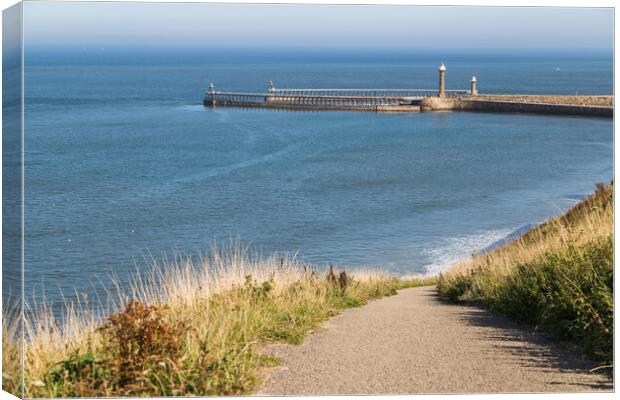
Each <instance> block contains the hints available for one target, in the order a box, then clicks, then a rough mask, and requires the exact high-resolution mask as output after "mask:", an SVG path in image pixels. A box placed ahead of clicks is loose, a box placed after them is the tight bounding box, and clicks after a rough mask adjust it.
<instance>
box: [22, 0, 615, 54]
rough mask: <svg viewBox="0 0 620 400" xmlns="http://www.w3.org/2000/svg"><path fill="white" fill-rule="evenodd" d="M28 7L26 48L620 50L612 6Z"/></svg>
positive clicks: (86, 4) (70, 4) (51, 3)
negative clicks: (616, 46) (616, 48)
mask: <svg viewBox="0 0 620 400" xmlns="http://www.w3.org/2000/svg"><path fill="white" fill-rule="evenodd" d="M24 4H25V5H24V38H25V44H26V47H27V48H28V47H29V46H33V47H46V48H53V47H57V46H60V47H76V48H80V47H82V48H86V47H96V46H100V47H139V48H145V49H146V48H158V47H199V48H201V47H204V48H210V47H226V48H253V47H254V48H255V47H267V48H278V47H282V48H291V47H294V48H335V49H338V48H384V49H392V48H393V49H400V48H403V49H439V50H440V49H480V50H484V49H502V50H508V51H509V50H513V49H514V50H547V49H552V50H557V51H564V50H588V51H611V49H612V48H613V10H612V9H611V8H598V9H594V8H558V7H555V8H551V7H438V6H432V7H431V6H428V7H425V6H385V5H380V6H351V5H346V6H337V5H299V4H289V5H281V4H280V5H275V4H272V5H266V4H208V3H110V2H107V3H106V2H102V3H92V2H84V3H76V2H54V1H44V2H39V1H29V2H25V3H24Z"/></svg>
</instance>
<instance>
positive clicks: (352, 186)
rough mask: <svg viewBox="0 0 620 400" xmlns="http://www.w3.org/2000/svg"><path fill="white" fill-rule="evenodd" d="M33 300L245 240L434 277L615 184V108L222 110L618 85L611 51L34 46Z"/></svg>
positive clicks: (28, 279)
mask: <svg viewBox="0 0 620 400" xmlns="http://www.w3.org/2000/svg"><path fill="white" fill-rule="evenodd" d="M24 63H25V72H24V79H25V80H24V82H25V100H24V102H25V109H24V110H25V114H24V121H25V123H24V146H25V159H24V167H25V173H24V194H25V203H24V221H25V225H24V231H25V237H24V243H25V248H24V264H25V270H24V275H25V297H26V299H27V300H28V299H31V300H33V301H35V302H46V303H49V304H52V305H57V304H60V303H62V302H63V301H64V300H65V299H66V298H67V297H69V298H70V297H71V296H74V295H75V294H76V293H85V294H87V295H96V294H97V293H96V292H97V290H98V289H97V288H98V287H100V286H101V285H104V286H105V285H107V284H108V283H106V282H109V281H108V279H109V276H114V277H116V279H117V280H119V282H121V284H125V283H126V282H127V281H128V280H129V278H130V276H131V274H133V273H135V272H136V271H141V270H143V269H144V268H147V267H148V265H149V264H150V262H151V261H153V260H155V261H157V260H163V259H165V258H170V257H174V256H177V255H184V256H195V255H198V254H203V255H204V254H208V253H209V251H210V249H211V246H212V245H213V244H217V245H223V244H226V243H230V242H231V241H234V242H239V243H241V244H242V245H243V246H244V247H247V248H248V249H249V251H251V252H254V253H255V254H263V255H269V254H272V253H276V252H277V253H286V254H290V255H295V256H296V257H298V258H300V259H302V260H304V261H305V262H309V263H313V264H315V265H316V266H317V267H318V268H325V267H326V266H328V265H334V266H344V267H347V268H356V267H380V268H383V269H386V270H388V271H389V272H391V273H393V274H395V275H416V274H421V275H424V274H437V273H439V272H441V271H445V270H446V269H447V268H448V267H449V266H450V265H451V264H453V263H455V262H457V261H459V260H462V259H464V258H467V257H469V256H471V255H472V254H474V253H476V252H479V251H483V250H485V249H489V248H492V247H493V246H494V245H496V244H497V243H502V241H505V240H506V238H510V237H514V236H515V235H516V234H518V233H519V232H522V231H524V230H526V229H527V228H529V227H531V226H533V225H535V224H537V223H540V222H542V221H544V220H545V219H547V218H549V217H552V216H555V215H558V214H560V213H562V212H563V211H565V210H567V209H568V208H569V207H570V206H571V205H573V204H574V203H575V202H577V201H579V200H580V199H582V198H583V197H584V196H586V195H587V194H588V193H590V192H592V191H593V190H594V188H595V184H596V183H597V182H606V183H608V182H610V181H611V180H612V178H613V123H612V119H604V118H594V117H573V116H555V115H527V114H495V113H470V112H446V113H413V114H397V113H367V112H350V111H284V110H267V109H243V108H219V107H215V108H207V107H204V106H203V105H202V98H203V95H204V92H205V90H206V89H207V87H208V85H209V83H211V82H213V83H214V84H215V87H216V88H217V89H218V90H224V91H251V92H258V91H265V90H266V87H267V82H268V81H269V80H272V81H273V82H274V85H275V86H276V87H282V88H317V87H319V88H358V87H361V88H435V87H436V86H437V67H438V66H439V65H440V63H445V64H446V67H447V72H446V86H447V88H448V89H468V88H469V80H470V78H471V77H472V76H473V75H475V76H476V78H477V80H478V90H479V91H480V92H481V93H509V94H540V93H543V94H566V95H574V94H579V95H586V94H612V92H613V76H612V74H613V63H612V58H611V55H605V54H602V55H597V54H582V53H574V54H545V53H531V54H530V53H527V52H525V53H520V54H510V53H505V54H504V53H502V54H499V53H480V54H469V53H459V52H448V53H442V54H430V53H416V52H415V51H402V52H398V51H392V52H380V51H377V52H360V53H356V52H354V51H349V52H347V51H343V52H335V51H325V52H322V51H320V50H316V51H313V52H304V51H295V50H289V51H278V50H272V51H245V52H242V51H237V52H233V51H227V50H226V49H215V50H204V49H203V50H195V51H189V50H174V51H169V52H156V51H152V52H148V51H143V52H139V51H138V52H136V51H121V50H118V51H114V50H110V49H101V50H100V51H98V52H92V51H91V52H86V53H84V52H81V51H79V50H75V51H71V50H66V51H60V52H56V51H47V52H46V51H36V50H32V51H31V52H27V53H26V56H25V61H24Z"/></svg>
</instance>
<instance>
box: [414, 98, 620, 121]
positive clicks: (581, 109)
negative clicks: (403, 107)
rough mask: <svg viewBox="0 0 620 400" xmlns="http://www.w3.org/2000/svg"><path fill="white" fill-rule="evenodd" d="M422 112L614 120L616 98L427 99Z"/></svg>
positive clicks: (422, 104) (423, 102)
mask: <svg viewBox="0 0 620 400" xmlns="http://www.w3.org/2000/svg"><path fill="white" fill-rule="evenodd" d="M421 110H422V111H450V110H451V111H476V112H504V113H505V112H508V113H531V114H560V115H584V116H594V117H613V96H512V95H486V96H463V97H455V98H438V97H427V98H425V99H424V100H422V102H421Z"/></svg>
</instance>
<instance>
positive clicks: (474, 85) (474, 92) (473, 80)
mask: <svg viewBox="0 0 620 400" xmlns="http://www.w3.org/2000/svg"><path fill="white" fill-rule="evenodd" d="M469 83H471V90H470V95H472V96H478V86H477V84H478V81H476V77H475V76H472V77H471V81H469Z"/></svg>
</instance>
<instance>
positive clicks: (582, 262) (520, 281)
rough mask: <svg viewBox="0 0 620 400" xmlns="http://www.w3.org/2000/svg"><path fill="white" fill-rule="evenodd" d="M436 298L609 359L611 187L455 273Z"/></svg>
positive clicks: (451, 272)
mask: <svg viewBox="0 0 620 400" xmlns="http://www.w3.org/2000/svg"><path fill="white" fill-rule="evenodd" d="M438 288H439V293H440V295H441V296H443V297H445V298H447V299H449V300H451V301H453V302H461V301H465V302H476V303H479V304H482V305H484V306H486V307H487V308H489V309H490V310H493V311H496V312H499V313H502V314H505V315H507V316H509V317H511V318H514V319H516V320H518V321H520V322H524V323H528V324H531V325H533V326H536V327H537V328H539V329H541V330H544V331H546V332H548V333H549V334H551V335H554V336H556V337H559V338H562V339H570V340H572V341H574V342H576V343H578V344H579V345H581V346H582V348H583V349H584V351H585V352H586V354H587V355H588V356H590V357H592V358H594V359H596V360H599V361H600V362H601V365H609V364H611V361H612V357H613V185H609V186H604V185H602V184H599V185H597V189H596V192H595V193H594V194H592V195H590V196H589V197H587V198H586V199H585V200H584V201H582V202H580V203H578V204H577V205H575V206H574V207H572V208H571V209H570V210H569V211H568V212H566V213H565V214H564V215H562V216H560V217H557V218H554V219H551V220H549V221H547V222H545V223H543V224H541V225H539V226H538V227H536V228H534V229H532V230H530V231H529V232H527V233H525V234H524V235H522V236H521V237H520V238H518V239H516V240H514V241H512V242H510V243H508V244H506V245H504V246H502V247H499V248H496V249H494V250H492V251H490V252H489V253H486V254H479V255H477V256H474V257H472V258H471V259H469V260H467V261H465V262H462V263H460V264H457V265H455V266H453V267H452V268H451V269H450V270H449V271H448V272H446V273H444V274H441V275H440V277H439V279H438Z"/></svg>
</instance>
